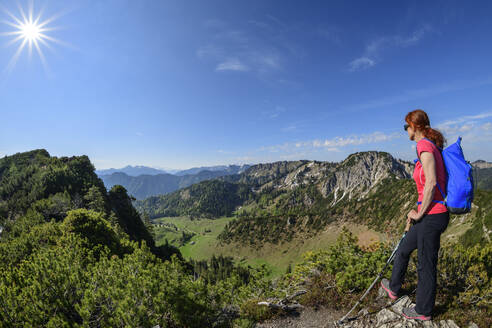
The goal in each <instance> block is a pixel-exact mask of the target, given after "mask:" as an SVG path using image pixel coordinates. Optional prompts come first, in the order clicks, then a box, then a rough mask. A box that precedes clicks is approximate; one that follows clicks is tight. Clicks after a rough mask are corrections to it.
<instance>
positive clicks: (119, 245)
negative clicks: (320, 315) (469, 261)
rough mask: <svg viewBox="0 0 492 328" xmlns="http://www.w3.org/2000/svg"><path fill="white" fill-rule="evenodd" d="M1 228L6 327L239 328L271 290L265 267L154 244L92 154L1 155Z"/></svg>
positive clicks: (1, 312) (0, 307) (0, 306)
mask: <svg viewBox="0 0 492 328" xmlns="http://www.w3.org/2000/svg"><path fill="white" fill-rule="evenodd" d="M0 227H1V228H2V229H1V230H0V327H154V326H156V325H158V326H161V327H184V326H186V327H204V326H206V327H232V325H233V321H234V320H235V319H237V318H238V314H239V307H240V306H242V304H243V303H244V302H245V301H247V300H248V299H249V298H251V297H252V295H253V291H254V290H264V291H265V292H267V293H269V294H272V293H273V290H272V288H271V284H270V283H269V282H266V284H265V283H264V282H265V281H264V280H263V279H264V277H265V274H264V272H263V271H261V270H253V269H251V268H244V267H241V266H236V265H235V264H234V263H233V262H232V261H231V260H230V259H229V258H224V257H216V258H213V259H211V260H208V261H199V262H196V261H195V262H193V261H191V262H185V261H183V260H182V257H181V254H180V252H179V251H178V250H177V249H176V248H174V247H172V246H171V245H168V244H165V245H160V246H156V245H155V242H154V239H153V236H152V235H153V231H152V226H151V225H150V223H149V222H148V221H147V222H144V221H142V219H141V217H140V215H139V214H138V213H137V212H136V210H135V208H134V207H133V206H132V203H131V198H130V196H129V195H128V194H127V192H126V190H125V188H124V187H122V186H120V185H116V186H114V187H112V188H111V190H110V191H109V192H107V191H106V189H105V187H104V185H103V183H102V181H101V180H100V179H99V178H98V177H97V175H96V174H95V172H94V166H93V165H92V163H91V162H90V161H89V159H88V157H87V156H75V157H59V158H58V157H52V156H50V155H49V153H48V152H47V151H46V150H42V149H41V150H34V151H30V152H25V153H17V154H15V155H12V156H6V157H3V158H1V159H0ZM260 284H262V286H260ZM235 289H240V290H241V294H240V295H237V293H234V290H235ZM272 295H273V294H272ZM252 319H253V317H252V315H248V314H247V313H245V314H243V317H242V319H241V320H243V321H246V322H248V321H251V320H252Z"/></svg>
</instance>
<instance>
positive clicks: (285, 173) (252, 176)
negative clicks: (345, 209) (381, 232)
mask: <svg viewBox="0 0 492 328" xmlns="http://www.w3.org/2000/svg"><path fill="white" fill-rule="evenodd" d="M412 172H413V164H411V163H409V162H405V161H402V160H399V159H395V158H393V157H392V156H391V155H390V154H388V153H385V152H377V151H369V152H361V153H355V154H352V155H350V156H349V157H347V158H346V159H345V160H344V161H342V162H340V163H330V162H320V161H295V162H276V163H271V164H259V165H255V166H252V167H250V168H249V169H248V171H246V172H245V173H244V174H243V175H244V177H243V178H242V179H241V181H255V182H257V183H262V182H263V184H262V185H261V186H259V187H258V188H256V189H255V191H260V190H263V189H264V188H271V187H273V188H275V189H287V190H292V189H295V188H296V187H299V186H305V185H309V184H314V185H316V186H317V188H318V189H319V191H320V192H321V194H322V195H323V197H328V196H329V195H330V194H332V195H333V199H334V201H333V204H336V203H337V202H338V201H340V200H342V199H345V198H348V199H351V198H353V197H357V198H358V199H361V198H363V197H364V196H365V195H367V194H368V193H369V192H370V191H371V189H372V188H373V187H374V186H376V185H377V184H378V183H379V182H381V181H382V180H384V179H385V178H388V177H390V176H393V177H396V178H397V179H409V178H411V174H412ZM308 202H309V201H308Z"/></svg>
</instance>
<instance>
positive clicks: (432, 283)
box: [390, 212, 449, 316]
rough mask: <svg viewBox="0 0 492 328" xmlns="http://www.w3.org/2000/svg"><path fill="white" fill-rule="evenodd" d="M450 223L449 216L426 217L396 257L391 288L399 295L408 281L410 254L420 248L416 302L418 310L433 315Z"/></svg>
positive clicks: (409, 236) (411, 230)
mask: <svg viewBox="0 0 492 328" xmlns="http://www.w3.org/2000/svg"><path fill="white" fill-rule="evenodd" d="M448 223H449V213H448V212H445V213H438V214H427V215H424V217H423V218H422V219H420V220H419V221H417V222H416V223H415V224H414V225H413V226H412V227H411V228H410V230H409V231H408V232H407V234H406V236H405V238H404V239H403V240H402V242H401V244H400V246H399V247H398V250H397V251H396V254H395V262H394V264H393V272H392V274H391V280H390V289H391V290H392V291H393V292H394V293H397V294H398V293H399V292H400V289H401V285H402V283H403V281H404V279H405V273H406V271H407V267H408V260H409V259H410V254H412V252H413V251H414V250H415V249H417V258H418V265H417V273H418V283H417V299H416V302H415V311H417V313H419V314H423V315H428V316H430V315H431V313H432V309H433V308H434V303H435V300H436V283H437V257H438V251H439V247H440V239H441V234H442V233H443V232H444V230H446V228H447V226H448Z"/></svg>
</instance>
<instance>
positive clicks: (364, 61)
mask: <svg viewBox="0 0 492 328" xmlns="http://www.w3.org/2000/svg"><path fill="white" fill-rule="evenodd" d="M375 64H376V62H375V61H374V60H372V59H370V58H367V57H360V58H357V59H354V60H353V61H351V62H350V64H349V66H350V67H349V70H350V71H351V72H354V71H361V70H364V69H368V68H370V67H372V66H374V65H375Z"/></svg>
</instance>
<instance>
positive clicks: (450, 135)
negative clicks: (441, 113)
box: [435, 112, 492, 157]
mask: <svg viewBox="0 0 492 328" xmlns="http://www.w3.org/2000/svg"><path fill="white" fill-rule="evenodd" d="M491 118H492V112H484V113H480V114H476V115H466V116H462V117H457V118H454V119H452V120H448V121H445V122H443V123H439V124H437V125H436V126H435V127H436V128H437V129H438V130H439V131H441V132H442V133H443V135H444V137H445V138H446V139H447V141H448V144H451V143H453V142H454V141H455V140H457V139H458V137H459V136H461V137H462V138H463V142H465V143H466V144H467V146H468V147H469V148H470V149H472V150H473V149H476V150H475V151H474V152H473V151H472V152H471V154H472V155H473V154H475V155H476V157H483V156H484V154H485V156H487V155H490V154H486V149H484V148H483V145H484V144H485V143H488V142H490V141H491V140H492V122H491V121H490V119H491ZM484 152H485V153H484ZM477 154H480V156H479V155H477Z"/></svg>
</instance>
